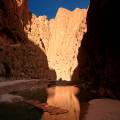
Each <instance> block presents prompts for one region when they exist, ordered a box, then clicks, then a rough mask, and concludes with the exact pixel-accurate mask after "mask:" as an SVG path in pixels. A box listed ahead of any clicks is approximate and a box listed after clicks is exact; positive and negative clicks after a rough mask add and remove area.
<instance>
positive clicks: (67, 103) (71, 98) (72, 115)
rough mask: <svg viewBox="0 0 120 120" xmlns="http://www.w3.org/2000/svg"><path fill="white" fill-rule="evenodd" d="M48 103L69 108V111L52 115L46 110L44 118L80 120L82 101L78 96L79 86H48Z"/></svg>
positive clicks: (43, 119)
mask: <svg viewBox="0 0 120 120" xmlns="http://www.w3.org/2000/svg"><path fill="white" fill-rule="evenodd" d="M47 91H48V98H47V103H48V104H49V105H52V106H57V107H60V108H63V109H66V110H68V111H69V112H68V113H65V114H58V115H50V114H49V113H47V112H45V113H44V114H43V116H42V120H79V118H80V103H79V101H78V99H77V97H76V95H77V94H78V93H79V88H77V87H74V86H64V87H62V86H56V87H52V88H48V90H47Z"/></svg>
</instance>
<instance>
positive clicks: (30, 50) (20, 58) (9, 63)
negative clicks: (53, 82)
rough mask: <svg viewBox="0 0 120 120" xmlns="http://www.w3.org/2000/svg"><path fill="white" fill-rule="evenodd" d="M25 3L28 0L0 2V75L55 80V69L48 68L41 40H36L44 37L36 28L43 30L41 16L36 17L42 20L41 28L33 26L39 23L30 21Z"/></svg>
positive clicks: (31, 18) (42, 22) (42, 18)
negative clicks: (39, 41) (39, 34)
mask: <svg viewBox="0 0 120 120" xmlns="http://www.w3.org/2000/svg"><path fill="white" fill-rule="evenodd" d="M27 4H28V0H7V1H5V0H1V1H0V77H6V78H8V79H10V78H13V79H23V78H25V79H30V78H42V79H56V74H55V71H54V70H50V69H49V67H48V62H47V56H46V55H45V53H44V51H43V49H42V48H44V47H43V46H42V43H39V45H38V41H37V40H38V39H39V38H40V37H41V38H45V37H46V36H45V37H43V36H44V35H43V34H42V33H41V34H42V35H43V36H40V37H39V36H38V37H37V35H38V32H39V31H38V30H39V29H40V30H41V29H42V28H44V29H45V30H46V23H45V22H44V17H41V18H40V19H39V18H35V19H36V21H37V20H38V21H39V20H40V21H41V22H40V28H35V27H39V26H37V24H38V22H36V21H34V22H35V23H34V22H33V19H34V16H32V15H31V13H30V12H29V11H28V5H27ZM44 24H45V25H44ZM34 25H35V27H33V26H34ZM30 29H32V31H34V33H33V32H31V31H30ZM36 29H37V30H36ZM44 29H43V31H44ZM40 32H41V31H40ZM35 33H36V34H35ZM34 38H35V39H34ZM33 39H34V40H33ZM36 41H37V42H36ZM41 46H42V47H41ZM46 46H47V45H46ZM46 46H45V47H46ZM44 50H45V49H44Z"/></svg>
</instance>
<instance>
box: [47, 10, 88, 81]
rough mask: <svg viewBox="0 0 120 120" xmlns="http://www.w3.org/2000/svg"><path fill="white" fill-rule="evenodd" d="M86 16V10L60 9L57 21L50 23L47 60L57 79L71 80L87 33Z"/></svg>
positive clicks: (53, 20)
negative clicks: (84, 35) (79, 50)
mask: <svg viewBox="0 0 120 120" xmlns="http://www.w3.org/2000/svg"><path fill="white" fill-rule="evenodd" d="M86 14H87V10H85V9H83V10H82V9H75V10H74V11H69V10H67V9H64V8H59V10H58V12H57V15H56V17H55V19H52V20H51V21H50V25H49V27H50V33H51V36H50V40H49V45H48V51H47V58H48V64H49V67H50V68H52V69H55V71H56V74H57V79H59V78H62V79H63V80H71V76H72V73H73V71H74V69H75V68H76V66H77V64H78V63H77V54H78V48H79V47H80V45H81V40H82V37H83V34H84V33H85V32H86V19H85V18H86Z"/></svg>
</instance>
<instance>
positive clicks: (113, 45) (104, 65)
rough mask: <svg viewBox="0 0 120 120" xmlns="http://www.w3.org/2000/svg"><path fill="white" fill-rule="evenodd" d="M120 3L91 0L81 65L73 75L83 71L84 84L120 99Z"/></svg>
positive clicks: (103, 94)
mask: <svg viewBox="0 0 120 120" xmlns="http://www.w3.org/2000/svg"><path fill="white" fill-rule="evenodd" d="M117 4H118V3H117V2H113V1H112V0H90V7H89V10H88V14H87V33H86V34H85V35H84V37H83V40H82V43H81V47H80V48H79V54H78V63H79V65H78V68H77V69H76V70H75V71H74V74H73V78H75V76H76V73H78V71H79V75H78V76H79V80H80V81H81V83H84V86H86V88H87V87H88V91H89V90H92V89H96V90H95V91H97V96H99V95H100V96H107V97H108V96H109V97H112V98H116V97H117V98H120V94H119V91H120V89H119V88H120V87H119V85H120V80H119V78H120V73H119V71H120V70H119V68H120V62H119V61H120V54H119V52H118V51H120V47H119V43H118V38H119V33H117V31H116V26H118V24H119V21H118V19H117V18H118V16H117V14H118V12H117V11H118V7H117ZM85 83H86V84H85ZM92 91H94V90H92ZM95 91H94V92H95Z"/></svg>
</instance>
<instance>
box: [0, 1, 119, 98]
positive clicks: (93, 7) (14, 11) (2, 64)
mask: <svg viewBox="0 0 120 120" xmlns="http://www.w3.org/2000/svg"><path fill="white" fill-rule="evenodd" d="M117 8H118V7H117V2H114V3H113V2H112V0H109V1H108V0H105V1H103V0H101V1H100V0H90V6H89V9H88V10H87V9H78V8H77V9H75V10H73V11H69V10H67V9H64V8H59V10H58V12H57V14H56V16H55V18H54V19H51V20H48V19H47V17H46V16H39V17H37V16H36V15H34V14H32V13H31V12H30V11H29V10H28V0H8V1H7V2H5V1H4V0H1V1H0V56H1V57H0V77H1V78H6V79H42V80H44V79H45V80H67V81H71V80H75V81H76V80H78V81H80V83H81V85H82V84H83V88H85V89H86V90H87V91H89V92H90V90H91V91H93V92H96V94H97V96H99V95H100V96H107V97H112V98H120V93H119V91H120V88H119V84H120V82H119V78H120V74H119V68H120V63H119V61H120V54H119V52H118V51H119V49H120V48H119V43H118V41H117V39H118V38H119V36H118V35H119V34H117V33H115V32H114V31H115V30H116V28H115V26H116V24H115V23H117V24H118V23H119V21H118V20H117V18H118V17H117V16H116V15H115V14H114V13H116V12H117V11H119V10H117ZM112 18H114V19H112Z"/></svg>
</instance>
